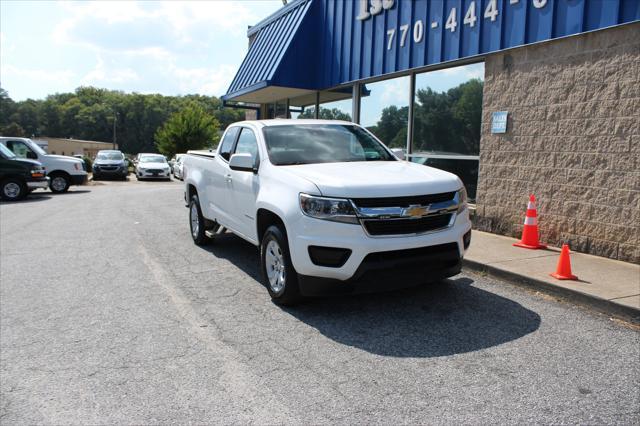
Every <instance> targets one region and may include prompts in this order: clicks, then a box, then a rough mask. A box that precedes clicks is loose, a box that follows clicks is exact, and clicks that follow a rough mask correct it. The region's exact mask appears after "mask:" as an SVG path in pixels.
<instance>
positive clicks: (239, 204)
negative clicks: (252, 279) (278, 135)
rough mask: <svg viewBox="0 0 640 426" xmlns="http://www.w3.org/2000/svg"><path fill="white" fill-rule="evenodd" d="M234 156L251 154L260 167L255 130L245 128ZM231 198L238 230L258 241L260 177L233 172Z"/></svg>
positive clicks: (253, 174)
mask: <svg viewBox="0 0 640 426" xmlns="http://www.w3.org/2000/svg"><path fill="white" fill-rule="evenodd" d="M233 153H234V154H241V153H247V154H251V156H252V157H253V159H254V167H255V169H256V170H257V169H258V167H259V166H260V155H259V153H258V141H257V140H256V135H255V133H253V130H251V129H249V128H247V127H243V128H242V131H241V132H240V136H239V137H238V143H237V144H236V147H235V150H234V152H233ZM230 172H231V180H230V182H229V185H230V188H231V191H230V192H231V196H232V198H233V201H234V210H235V216H236V220H237V222H236V223H237V229H236V231H238V232H239V233H241V234H243V235H244V236H245V237H247V238H249V239H252V240H255V241H257V238H256V217H255V215H256V198H257V197H258V189H259V176H258V174H256V173H251V172H246V171H238V170H231V171H230Z"/></svg>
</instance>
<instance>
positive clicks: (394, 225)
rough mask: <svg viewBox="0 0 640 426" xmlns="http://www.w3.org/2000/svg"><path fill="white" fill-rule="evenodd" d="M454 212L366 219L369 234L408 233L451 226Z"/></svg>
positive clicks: (419, 232)
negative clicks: (408, 217)
mask: <svg viewBox="0 0 640 426" xmlns="http://www.w3.org/2000/svg"><path fill="white" fill-rule="evenodd" d="M451 216H452V214H451V213H449V214H439V215H434V216H426V217H421V218H418V219H365V220H363V221H362V224H363V225H364V227H365V229H366V230H367V233H368V234H369V235H406V234H421V233H424V232H430V231H437V230H439V229H443V228H446V227H447V226H449V223H450V221H451Z"/></svg>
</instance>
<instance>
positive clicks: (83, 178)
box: [71, 172, 88, 185]
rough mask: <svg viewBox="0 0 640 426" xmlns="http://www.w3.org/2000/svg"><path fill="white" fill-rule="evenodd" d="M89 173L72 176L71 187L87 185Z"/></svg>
mask: <svg viewBox="0 0 640 426" xmlns="http://www.w3.org/2000/svg"><path fill="white" fill-rule="evenodd" d="M87 176H88V175H87V173H86V172H85V173H82V174H78V175H71V185H84V184H85V183H87Z"/></svg>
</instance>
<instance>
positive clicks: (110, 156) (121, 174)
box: [92, 149, 129, 180]
mask: <svg viewBox="0 0 640 426" xmlns="http://www.w3.org/2000/svg"><path fill="white" fill-rule="evenodd" d="M92 168H93V180H98V179H102V178H104V177H112V178H119V179H124V180H127V176H128V175H129V163H128V162H127V159H126V158H124V155H123V154H122V151H118V150H116V149H105V150H100V151H98V154H97V155H96V159H95V160H94V161H93V167H92Z"/></svg>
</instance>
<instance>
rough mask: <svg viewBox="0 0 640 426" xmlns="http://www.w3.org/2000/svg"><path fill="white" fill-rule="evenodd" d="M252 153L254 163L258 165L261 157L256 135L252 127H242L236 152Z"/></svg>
mask: <svg viewBox="0 0 640 426" xmlns="http://www.w3.org/2000/svg"><path fill="white" fill-rule="evenodd" d="M245 153H246V154H251V156H252V157H253V165H254V166H256V167H257V166H258V164H259V162H260V158H259V156H258V141H257V140H256V135H255V134H254V133H253V131H252V130H251V129H247V128H246V127H243V128H242V132H241V133H240V137H239V138H238V143H237V144H236V151H235V154H245Z"/></svg>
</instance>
